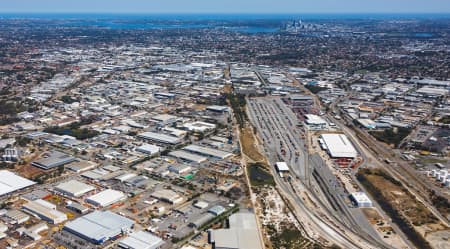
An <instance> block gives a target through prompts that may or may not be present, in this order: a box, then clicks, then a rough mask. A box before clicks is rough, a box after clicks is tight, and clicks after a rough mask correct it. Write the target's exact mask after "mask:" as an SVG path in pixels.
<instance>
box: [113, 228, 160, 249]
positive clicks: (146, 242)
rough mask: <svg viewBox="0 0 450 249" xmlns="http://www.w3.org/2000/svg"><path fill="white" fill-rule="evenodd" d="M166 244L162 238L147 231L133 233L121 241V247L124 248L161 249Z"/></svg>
mask: <svg viewBox="0 0 450 249" xmlns="http://www.w3.org/2000/svg"><path fill="white" fill-rule="evenodd" d="M164 245H165V243H164V241H163V240H162V239H161V238H159V237H158V236H155V235H153V234H151V233H148V232H145V231H139V232H135V233H131V234H130V235H129V236H128V237H126V238H125V239H123V240H121V241H120V242H119V247H120V248H124V249H161V248H163V246H164Z"/></svg>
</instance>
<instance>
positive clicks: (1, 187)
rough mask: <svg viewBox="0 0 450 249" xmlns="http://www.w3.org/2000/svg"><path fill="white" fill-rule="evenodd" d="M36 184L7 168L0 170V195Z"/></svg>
mask: <svg viewBox="0 0 450 249" xmlns="http://www.w3.org/2000/svg"><path fill="white" fill-rule="evenodd" d="M34 184H36V183H35V182H33V181H30V180H28V179H26V178H23V177H21V176H18V175H16V174H14V173H13V172H10V171H7V170H0V196H1V195H4V194H8V193H11V192H14V191H16V190H19V189H23V188H26V187H29V186H31V185H34Z"/></svg>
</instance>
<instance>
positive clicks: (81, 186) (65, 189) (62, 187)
mask: <svg viewBox="0 0 450 249" xmlns="http://www.w3.org/2000/svg"><path fill="white" fill-rule="evenodd" d="M55 190H56V191H58V192H60V193H62V194H65V195H67V196H71V197H80V196H82V195H85V194H86V193H89V192H91V191H93V190H95V188H94V187H93V186H91V185H88V184H86V183H83V182H80V181H77V180H70V181H68V182H64V183H61V184H59V185H58V186H56V187H55Z"/></svg>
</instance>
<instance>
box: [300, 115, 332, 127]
mask: <svg viewBox="0 0 450 249" xmlns="http://www.w3.org/2000/svg"><path fill="white" fill-rule="evenodd" d="M305 118H306V119H305V123H306V124H307V125H308V127H309V129H311V130H325V129H326V128H327V125H328V123H327V121H325V119H323V118H321V117H319V116H317V115H314V114H306V115H305Z"/></svg>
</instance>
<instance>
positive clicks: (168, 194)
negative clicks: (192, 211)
mask: <svg viewBox="0 0 450 249" xmlns="http://www.w3.org/2000/svg"><path fill="white" fill-rule="evenodd" d="M151 197H153V198H156V199H158V200H161V201H164V202H168V203H170V204H180V203H182V202H183V201H184V198H183V197H182V196H180V195H179V194H177V193H175V192H174V191H172V190H169V189H161V190H157V191H155V192H153V193H152V194H151Z"/></svg>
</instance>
